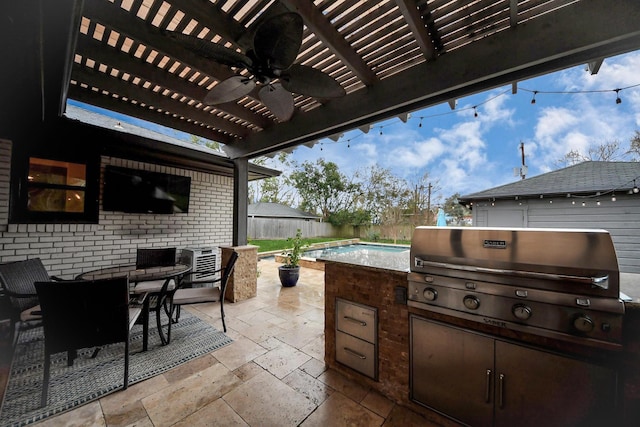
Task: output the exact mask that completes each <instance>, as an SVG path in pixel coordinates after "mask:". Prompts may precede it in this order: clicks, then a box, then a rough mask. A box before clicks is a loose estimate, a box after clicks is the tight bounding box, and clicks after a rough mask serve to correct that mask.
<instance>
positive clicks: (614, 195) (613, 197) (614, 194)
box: [611, 193, 617, 202]
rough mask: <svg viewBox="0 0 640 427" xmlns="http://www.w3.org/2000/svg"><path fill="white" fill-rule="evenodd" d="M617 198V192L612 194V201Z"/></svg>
mask: <svg viewBox="0 0 640 427" xmlns="http://www.w3.org/2000/svg"><path fill="white" fill-rule="evenodd" d="M616 200H617V199H616V193H613V194H611V201H612V202H615V201H616Z"/></svg>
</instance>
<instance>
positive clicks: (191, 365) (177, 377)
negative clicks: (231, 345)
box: [163, 354, 220, 383]
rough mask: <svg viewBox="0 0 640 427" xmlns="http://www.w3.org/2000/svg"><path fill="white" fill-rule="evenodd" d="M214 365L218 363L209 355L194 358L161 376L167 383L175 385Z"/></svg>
mask: <svg viewBox="0 0 640 427" xmlns="http://www.w3.org/2000/svg"><path fill="white" fill-rule="evenodd" d="M216 363H220V362H219V361H218V360H217V359H216V358H215V357H213V356H212V355H211V354H205V355H203V356H201V357H196V358H195V359H193V360H190V361H188V362H186V363H183V364H182V365H180V366H177V367H175V368H173V369H170V370H169V371H167V372H165V373H164V374H163V376H164V377H165V378H166V380H167V381H168V382H169V383H175V382H178V381H181V380H183V379H184V378H186V377H190V376H191V375H194V374H197V373H198V372H200V371H203V370H205V369H207V368H210V367H211V366H213V365H215V364H216Z"/></svg>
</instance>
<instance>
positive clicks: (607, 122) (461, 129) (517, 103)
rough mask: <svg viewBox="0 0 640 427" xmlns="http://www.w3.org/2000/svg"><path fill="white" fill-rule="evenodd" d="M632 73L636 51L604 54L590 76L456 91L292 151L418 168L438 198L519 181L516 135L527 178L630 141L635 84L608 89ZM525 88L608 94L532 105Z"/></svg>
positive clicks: (346, 168)
mask: <svg viewBox="0 0 640 427" xmlns="http://www.w3.org/2000/svg"><path fill="white" fill-rule="evenodd" d="M638 70H640V52H633V53H630V54H626V55H621V56H617V57H612V58H608V59H606V60H605V61H604V63H603V64H602V66H601V67H600V70H599V72H598V73H597V74H595V75H591V74H590V73H589V72H587V71H586V67H585V65H582V66H578V67H574V68H571V69H567V70H564V71H560V72H556V73H553V74H548V75H545V76H541V77H537V78H534V79H531V80H525V81H521V82H519V83H518V88H519V89H518V92H517V93H516V94H512V93H511V85H509V86H504V87H500V88H496V89H494V90H491V91H488V92H483V93H479V94H476V95H473V96H469V97H466V98H461V99H459V100H458V103H457V107H456V110H455V111H452V110H451V109H450V108H449V105H448V104H442V105H437V106H433V107H431V108H427V109H425V110H420V111H415V112H413V113H411V118H410V119H409V120H408V121H407V122H406V123H404V122H402V121H401V120H400V119H399V118H396V119H392V120H387V121H384V122H380V123H374V124H372V129H371V130H370V131H369V132H368V133H367V134H364V133H362V132H361V131H359V130H354V131H350V132H347V133H345V135H344V136H343V137H342V138H340V140H339V141H338V142H334V141H332V140H330V139H323V140H321V143H320V144H317V145H315V146H314V147H313V148H311V149H310V148H307V147H304V146H302V147H299V148H297V149H296V150H295V151H294V152H293V154H292V158H293V159H295V160H296V161H299V162H302V161H305V160H309V161H312V162H313V161H315V159H317V158H318V157H323V158H324V159H325V160H326V161H332V162H335V163H336V164H337V165H338V166H339V167H340V170H341V171H342V172H343V173H344V174H346V175H351V174H352V173H353V172H355V170H356V169H358V168H362V167H366V166H370V165H373V164H378V165H379V166H381V167H384V168H388V169H390V170H391V171H392V172H393V173H394V174H395V175H396V176H399V177H402V178H405V179H408V180H409V181H410V182H416V180H417V179H418V178H419V177H420V176H422V175H423V174H424V173H425V172H426V173H428V174H429V177H430V181H432V182H433V183H434V184H435V183H438V187H439V188H440V190H439V192H438V194H435V195H434V197H435V201H436V202H437V201H438V200H437V197H438V196H440V197H441V198H442V200H443V199H444V198H446V197H449V196H451V195H452V194H454V193H456V192H458V193H460V194H469V193H473V192H476V191H481V190H485V189H488V188H492V187H495V186H498V185H503V184H507V183H510V182H514V181H516V180H519V179H520V177H517V176H514V173H513V169H514V168H516V167H517V168H519V167H520V166H521V163H522V158H521V152H520V143H521V142H523V143H524V149H525V156H526V157H525V161H526V164H527V167H528V173H527V177H531V176H535V175H540V174H541V173H544V172H548V171H551V170H555V169H558V167H559V166H558V161H559V160H560V159H561V158H562V157H563V156H564V155H565V154H566V153H568V152H569V151H571V150H578V151H580V152H581V153H584V154H586V153H587V150H588V148H589V147H590V146H597V145H600V144H603V143H606V142H611V141H614V140H618V141H620V142H621V143H622V146H623V147H625V149H626V148H628V144H629V140H630V139H631V137H632V136H633V135H634V133H635V130H636V129H637V130H640V86H637V87H634V88H629V89H625V90H621V91H620V92H619V96H620V98H621V100H622V102H621V103H620V104H616V102H615V100H616V93H615V92H614V91H613V90H614V89H617V88H626V87H629V86H634V85H640V73H639V72H638ZM525 89H528V90H530V91H539V92H585V91H600V90H603V91H606V92H594V93H574V94H567V93H562V94H547V93H538V94H537V95H536V96H535V98H536V103H535V104H531V99H532V98H533V93H532V92H529V91H526V90H525ZM474 106H477V107H476V109H475V111H477V113H478V116H477V117H475V115H474V109H473V107H474ZM421 117H422V119H420V118H421ZM420 122H422V126H421V127H420ZM380 132H382V134H380Z"/></svg>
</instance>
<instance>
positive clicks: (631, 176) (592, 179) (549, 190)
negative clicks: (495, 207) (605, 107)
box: [460, 161, 640, 200]
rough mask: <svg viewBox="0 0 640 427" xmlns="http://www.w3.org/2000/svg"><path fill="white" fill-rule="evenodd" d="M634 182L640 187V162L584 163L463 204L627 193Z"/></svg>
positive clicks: (471, 196)
mask: <svg viewBox="0 0 640 427" xmlns="http://www.w3.org/2000/svg"><path fill="white" fill-rule="evenodd" d="M634 180H637V181H638V182H637V184H638V185H640V162H592V161H590V162H584V163H579V164H576V165H573V166H569V167H567V168H564V169H559V170H555V171H552V172H547V173H545V174H542V175H538V176H535V177H532V178H527V179H523V180H520V181H518V182H514V183H512V184H506V185H502V186H499V187H494V188H490V189H488V190H483V191H479V192H477V193H471V194H467V195H464V196H461V197H460V199H461V200H473V199H486V198H492V197H495V198H499V197H501V198H504V197H515V196H521V197H527V196H528V197H531V196H536V197H537V196H539V195H544V196H553V195H565V194H583V193H594V192H598V191H599V192H608V191H612V190H615V191H619V192H620V193H623V192H626V191H628V190H630V189H632V188H633V186H634Z"/></svg>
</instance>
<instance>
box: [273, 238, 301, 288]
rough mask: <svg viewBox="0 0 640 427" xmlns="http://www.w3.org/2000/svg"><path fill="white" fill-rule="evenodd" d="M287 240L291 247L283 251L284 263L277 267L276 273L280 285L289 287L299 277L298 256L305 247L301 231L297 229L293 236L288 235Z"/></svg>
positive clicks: (293, 284) (296, 281)
mask: <svg viewBox="0 0 640 427" xmlns="http://www.w3.org/2000/svg"><path fill="white" fill-rule="evenodd" d="M287 242H289V243H290V244H291V248H290V249H288V250H287V251H285V253H284V255H285V257H286V259H285V263H284V264H283V265H281V266H280V267H278V275H279V276H280V283H281V284H282V286H285V287H291V286H295V285H296V283H298V278H299V277H300V257H301V256H302V252H303V250H304V248H306V247H307V245H306V244H304V242H303V241H302V231H301V230H300V229H298V230H297V231H296V235H295V237H293V238H292V237H289V238H288V239H287Z"/></svg>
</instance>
